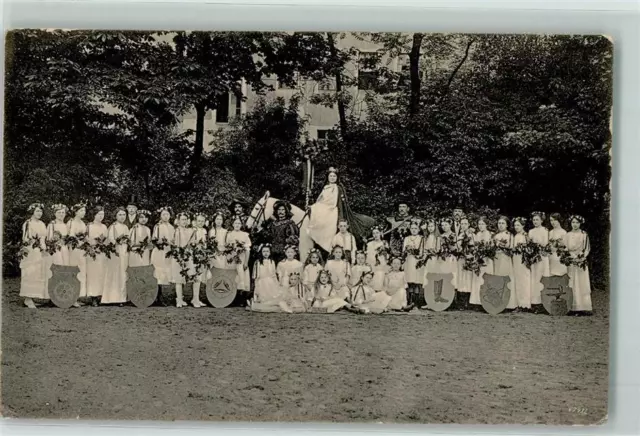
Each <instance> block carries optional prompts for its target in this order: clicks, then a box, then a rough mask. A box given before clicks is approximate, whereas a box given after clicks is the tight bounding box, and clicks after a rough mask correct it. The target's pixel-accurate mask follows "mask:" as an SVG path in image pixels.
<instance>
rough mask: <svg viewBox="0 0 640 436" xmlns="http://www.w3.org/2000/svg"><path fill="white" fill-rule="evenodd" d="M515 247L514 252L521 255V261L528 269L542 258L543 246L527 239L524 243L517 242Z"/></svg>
mask: <svg viewBox="0 0 640 436" xmlns="http://www.w3.org/2000/svg"><path fill="white" fill-rule="evenodd" d="M516 249H517V250H516ZM516 249H514V254H520V255H522V263H523V264H524V266H526V267H527V268H529V269H531V266H532V265H534V264H536V263H538V262H540V261H541V260H542V253H543V249H544V247H543V246H542V245H540V244H538V243H536V242H533V241H531V240H529V241H527V242H526V243H525V244H522V243H521V244H518V245H517V246H516Z"/></svg>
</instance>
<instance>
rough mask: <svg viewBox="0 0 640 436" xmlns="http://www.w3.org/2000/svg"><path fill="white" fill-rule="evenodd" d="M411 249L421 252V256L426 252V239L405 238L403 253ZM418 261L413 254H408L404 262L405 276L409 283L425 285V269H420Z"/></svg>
mask: <svg viewBox="0 0 640 436" xmlns="http://www.w3.org/2000/svg"><path fill="white" fill-rule="evenodd" d="M409 249H415V250H419V251H420V254H422V253H423V252H424V238H423V237H422V236H420V235H411V236H407V237H406V238H404V244H403V246H402V251H403V252H406V251H407V250H409ZM417 264H418V259H417V258H416V256H414V255H413V254H407V260H405V262H404V276H405V279H406V280H407V283H416V284H420V285H421V284H422V283H424V267H422V268H418V267H417Z"/></svg>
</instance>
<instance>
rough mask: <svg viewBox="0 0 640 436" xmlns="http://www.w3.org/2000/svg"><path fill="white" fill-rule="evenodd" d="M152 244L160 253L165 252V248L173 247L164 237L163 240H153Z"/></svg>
mask: <svg viewBox="0 0 640 436" xmlns="http://www.w3.org/2000/svg"><path fill="white" fill-rule="evenodd" d="M151 243H152V244H153V246H154V247H155V248H157V249H158V250H160V251H164V249H165V248H167V247H168V246H169V245H171V244H170V243H169V240H168V239H167V238H165V237H164V236H163V237H162V238H151Z"/></svg>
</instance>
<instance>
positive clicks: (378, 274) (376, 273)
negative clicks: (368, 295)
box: [367, 241, 389, 291]
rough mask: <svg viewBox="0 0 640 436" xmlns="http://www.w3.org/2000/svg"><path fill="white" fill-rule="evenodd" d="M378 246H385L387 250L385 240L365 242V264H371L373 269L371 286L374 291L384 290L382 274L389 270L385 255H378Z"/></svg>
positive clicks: (387, 245)
mask: <svg viewBox="0 0 640 436" xmlns="http://www.w3.org/2000/svg"><path fill="white" fill-rule="evenodd" d="M380 247H387V251H388V250H389V244H388V243H387V241H370V242H368V243H367V264H369V265H371V268H372V269H373V279H372V280H371V287H372V288H373V289H374V290H376V291H382V290H384V276H385V275H386V274H387V272H388V271H389V265H388V263H387V256H386V255H378V249H380Z"/></svg>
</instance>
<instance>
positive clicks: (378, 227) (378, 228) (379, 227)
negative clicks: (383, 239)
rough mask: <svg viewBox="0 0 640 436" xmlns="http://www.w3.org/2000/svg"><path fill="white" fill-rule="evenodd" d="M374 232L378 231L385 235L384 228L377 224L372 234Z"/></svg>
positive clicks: (372, 228) (372, 229)
mask: <svg viewBox="0 0 640 436" xmlns="http://www.w3.org/2000/svg"><path fill="white" fill-rule="evenodd" d="M374 230H377V231H379V232H380V233H384V230H383V227H382V226H381V225H380V224H376V225H375V226H373V227H371V233H373V231H374Z"/></svg>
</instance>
